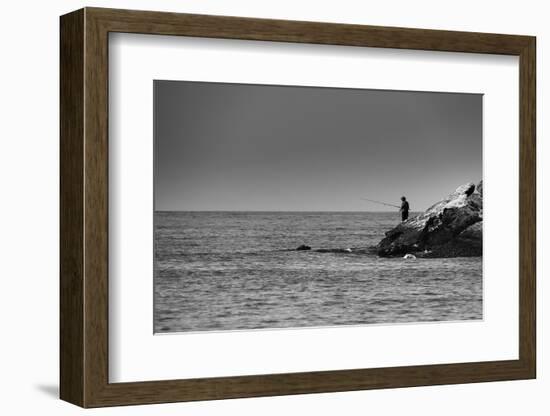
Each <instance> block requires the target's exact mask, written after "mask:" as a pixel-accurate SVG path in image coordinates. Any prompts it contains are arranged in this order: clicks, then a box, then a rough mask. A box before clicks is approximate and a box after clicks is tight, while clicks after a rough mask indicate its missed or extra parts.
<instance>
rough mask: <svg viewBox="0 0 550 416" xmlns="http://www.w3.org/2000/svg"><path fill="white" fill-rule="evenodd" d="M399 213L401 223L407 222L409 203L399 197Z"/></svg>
mask: <svg viewBox="0 0 550 416" xmlns="http://www.w3.org/2000/svg"><path fill="white" fill-rule="evenodd" d="M399 212H400V213H401V221H407V218H409V202H408V201H407V198H405V197H404V196H402V197H401V208H399Z"/></svg>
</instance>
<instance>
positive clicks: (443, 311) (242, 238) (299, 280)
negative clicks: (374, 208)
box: [154, 212, 482, 333]
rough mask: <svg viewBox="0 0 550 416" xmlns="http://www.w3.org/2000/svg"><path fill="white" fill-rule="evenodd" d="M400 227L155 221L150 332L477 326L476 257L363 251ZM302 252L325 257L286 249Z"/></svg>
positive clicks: (326, 219)
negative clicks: (420, 256)
mask: <svg viewBox="0 0 550 416" xmlns="http://www.w3.org/2000/svg"><path fill="white" fill-rule="evenodd" d="M398 221H399V218H398V214H397V213H388V212H380V213H373V212H349V213H342V212H156V213H155V272H154V273H155V275H154V286H155V287H154V326H155V327H154V330H155V332H156V333H159V332H161V333H162V332H181V331H221V330H243V329H260V328H262V329H263V328H289V327H294V328H299V327H319V326H337V325H364V324H392V323H404V322H427V321H457V320H473V319H482V259H481V258H450V259H416V260H405V259H402V258H379V257H378V256H376V254H373V253H370V252H369V251H368V250H365V249H366V248H368V247H369V246H373V245H375V244H376V243H378V242H379V241H380V239H381V238H383V236H384V232H385V231H387V230H389V229H391V228H392V227H393V226H395V225H396V224H397V223H398ZM301 244H307V245H309V246H311V247H312V249H313V250H315V249H322V250H324V252H316V251H313V250H312V251H293V250H292V249H294V248H296V247H298V246H299V245H301ZM347 248H351V249H352V252H351V253H347V252H339V251H338V250H339V249H347Z"/></svg>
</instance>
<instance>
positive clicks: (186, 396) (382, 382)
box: [60, 8, 536, 407]
mask: <svg viewBox="0 0 550 416" xmlns="http://www.w3.org/2000/svg"><path fill="white" fill-rule="evenodd" d="M60 28H61V45H60V46H61V60H60V65H61V92H60V94H61V95H60V101H61V104H60V105H61V121H60V123H61V127H60V129H61V154H60V159H61V172H60V173H61V179H60V187H61V200H60V204H61V214H60V217H61V218H60V220H61V231H60V232H61V242H60V252H61V255H60V262H61V267H60V279H61V280H60V297H61V298H60V396H61V399H63V400H66V401H68V402H71V403H74V404H76V405H79V406H82V407H101V406H115V405H131V404H146V403H163V402H179V401H192V400H213V399H226V398H238V397H258V396H270V395H287V394H304V393H321V392H338V391H351V390H364V389H379V388H396V387H410V386H425V385H439V384H454V383H474V382H487V381H499V380H519V379H530V378H535V375H536V332H535V331H536V327H535V319H536V318H535V312H536V304H535V263H536V261H535V252H536V241H535V232H536V227H535V221H536V211H535V210H536V190H535V188H536V178H535V159H536V158H535V156H536V152H535V127H536V126H535V125H536V123H535V105H536V98H535V50H536V47H535V38H534V37H530V36H517V35H500V34H486V33H468V32H452V31H439V30H421V29H404V28H393V27H377V26H361V25H347V24H329V23H313V22H296V21H284V20H264V19H253V18H239V17H222V16H206V15H190V14H177V13H164V12H148V11H130V10H114V9H101V8H85V9H81V10H77V11H75V12H72V13H69V14H67V15H64V16H62V17H61V22H60ZM110 32H126V33H141V34H155V35H174V36H193V37H207V38H226V39H247V40H258V41H278V42H298V43H312V44H330V45H347V46H359V47H360V46H368V47H381V48H397V49H416V50H430V51H448V52H468V53H483V54H503V55H515V56H518V57H519V66H520V80H519V88H520V91H519V97H520V106H519V114H520V116H519V120H520V143H519V152H520V187H519V195H520V224H519V227H520V228H519V230H520V253H519V261H520V267H519V270H518V273H519V359H518V360H506V361H491V362H471V363H457V364H443V365H441V364H437V365H415V366H406V367H390V368H366V369H353V370H338V371H319V372H307V373H288V374H265V375H252V376H237V377H219V378H203V379H181V380H169V381H146V382H131V383H110V382H109V379H108V361H109V354H108V287H109V285H108V281H109V276H108V222H109V217H108V140H109V139H108V79H109V78H108V65H109V62H108V34H109V33H110Z"/></svg>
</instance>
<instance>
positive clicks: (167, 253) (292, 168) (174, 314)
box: [153, 80, 483, 333]
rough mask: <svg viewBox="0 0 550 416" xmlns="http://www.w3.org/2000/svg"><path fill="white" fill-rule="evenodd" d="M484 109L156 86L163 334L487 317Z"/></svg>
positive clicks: (476, 98)
mask: <svg viewBox="0 0 550 416" xmlns="http://www.w3.org/2000/svg"><path fill="white" fill-rule="evenodd" d="M482 103H483V95H482V94H466V93H453V92H449V93H442V92H429V91H426V92H424V91H397V90H396V91H394V90H367V89H346V88H328V87H304V86H286V85H253V84H231V83H211V82H192V81H170V80H157V81H155V82H154V213H153V215H154V331H155V333H175V332H191V331H192V332H195V331H227V330H255V329H279V328H304V327H325V326H343V325H370V324H383V325H388V324H400V323H420V322H441V321H445V322H449V321H468V320H480V319H483V275H482V266H483V264H482V228H483V155H482V108H483V106H482Z"/></svg>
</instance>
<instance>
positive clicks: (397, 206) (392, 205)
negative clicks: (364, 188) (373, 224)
mask: <svg viewBox="0 0 550 416" xmlns="http://www.w3.org/2000/svg"><path fill="white" fill-rule="evenodd" d="M361 199H363V200H365V201H370V202H374V203H375V204H380V205H387V206H388V207H394V208H401V207H400V206H399V205H394V204H388V203H387V202H381V201H375V200H374V199H368V198H361Z"/></svg>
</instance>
